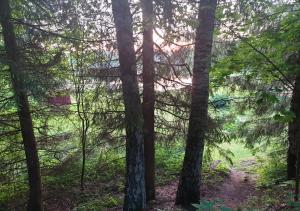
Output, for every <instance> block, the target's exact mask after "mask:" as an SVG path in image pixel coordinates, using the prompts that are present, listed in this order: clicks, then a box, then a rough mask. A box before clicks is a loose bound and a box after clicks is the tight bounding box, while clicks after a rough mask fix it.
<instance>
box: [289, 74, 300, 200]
mask: <svg viewBox="0 0 300 211" xmlns="http://www.w3.org/2000/svg"><path fill="white" fill-rule="evenodd" d="M290 110H291V112H293V113H294V114H295V118H294V119H293V121H291V122H290V123H289V131H288V141H289V149H288V155H287V177H288V179H293V178H295V182H296V184H295V201H298V198H299V197H298V196H299V173H300V169H299V168H300V162H299V157H300V76H299V75H298V76H297V77H296V80H295V86H294V90H293V95H292V100H291V108H290Z"/></svg>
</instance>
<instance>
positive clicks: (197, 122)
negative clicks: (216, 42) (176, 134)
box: [176, 0, 217, 206]
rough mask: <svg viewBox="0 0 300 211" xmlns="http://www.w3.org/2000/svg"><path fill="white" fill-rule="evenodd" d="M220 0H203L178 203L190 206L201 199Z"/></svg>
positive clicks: (196, 42)
mask: <svg viewBox="0 0 300 211" xmlns="http://www.w3.org/2000/svg"><path fill="white" fill-rule="evenodd" d="M216 6H217V0H201V1H200V8H199V16H198V23H199V26H198V28H197V31H196V40H195V54H194V69H193V82H192V103H191V113H190V119H189V129H188V137H187V142H186V149H185V157H184V162H183V167H182V171H181V175H180V180H179V184H178V189H177V195H176V204H181V205H184V206H190V204H191V203H197V202H199V200H200V181H201V178H200V177H201V174H200V172H201V167H202V156H203V149H204V136H205V132H206V129H207V120H208V97H209V67H210V61H211V49H212V41H213V31H214V22H215V11H216Z"/></svg>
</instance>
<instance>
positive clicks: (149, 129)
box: [142, 0, 155, 201]
mask: <svg viewBox="0 0 300 211" xmlns="http://www.w3.org/2000/svg"><path fill="white" fill-rule="evenodd" d="M142 9H143V27H144V28H143V30H144V31H143V116H144V141H145V149H144V151H145V184H146V198H147V201H149V200H153V199H155V140H154V139H155V134H154V104H155V92H154V75H155V72H154V60H153V59H154V48H153V46H154V43H153V2H152V0H142Z"/></svg>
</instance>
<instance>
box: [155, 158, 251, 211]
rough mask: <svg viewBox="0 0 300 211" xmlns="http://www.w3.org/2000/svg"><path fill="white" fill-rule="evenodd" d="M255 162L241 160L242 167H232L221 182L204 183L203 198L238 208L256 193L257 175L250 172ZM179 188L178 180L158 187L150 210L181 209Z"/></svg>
mask: <svg viewBox="0 0 300 211" xmlns="http://www.w3.org/2000/svg"><path fill="white" fill-rule="evenodd" d="M253 164H254V161H253V160H245V161H242V162H241V166H242V167H243V168H242V169H240V168H236V167H232V168H231V169H230V171H229V174H228V175H227V176H226V177H225V178H224V180H223V181H221V182H220V183H215V184H213V185H209V186H208V185H206V184H205V181H204V184H203V185H202V190H201V198H202V200H204V201H214V200H216V199H218V200H221V201H222V203H221V205H222V206H225V207H228V208H233V209H236V208H238V207H240V206H241V205H242V204H243V203H245V202H246V201H247V199H249V198H250V197H251V196H253V195H256V194H257V192H256V189H255V183H256V178H255V175H253V174H251V173H249V172H248V171H247V170H248V167H250V166H251V165H253ZM176 190H177V181H176V182H171V183H169V184H168V185H165V186H161V187H158V188H157V200H155V201H153V203H152V204H151V208H150V210H181V209H180V207H176V206H175V205H174V201H175V197H176Z"/></svg>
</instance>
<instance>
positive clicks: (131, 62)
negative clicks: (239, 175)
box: [0, 0, 300, 210]
mask: <svg viewBox="0 0 300 211" xmlns="http://www.w3.org/2000/svg"><path fill="white" fill-rule="evenodd" d="M207 2H208V1H204V0H203V1H200V3H202V4H205V3H207ZM8 3H9V4H10V7H11V15H10V14H9V13H8V12H9V10H8V9H7V6H8ZM209 3H212V2H211V1H209ZM122 4H124V5H122ZM125 7H126V8H127V7H128V10H126V11H125V9H124V8H125ZM113 8H115V9H113ZM118 8H119V10H118ZM199 8H200V5H199V2H198V1H191V0H174V1H170V0H167V1H161V0H155V1H153V2H151V1H129V4H128V5H127V4H126V1H122V2H121V1H118V0H114V1H112V2H111V1H106V0H103V1H102V0H100V1H99V0H98V1H93V0H76V1H59V0H56V1H47V0H42V1H35V0H16V1H8V0H1V2H0V12H1V14H0V18H1V38H0V75H1V77H0V83H1V89H0V157H1V161H0V168H1V170H0V208H3V209H13V208H15V207H24V204H26V201H27V199H28V197H27V193H28V190H30V194H29V196H30V197H29V198H30V200H29V201H31V200H33V201H34V200H36V201H35V202H33V201H31V202H32V203H29V208H28V209H29V210H30V209H31V208H30V205H31V204H34V203H35V204H39V205H36V206H37V207H39V208H35V209H36V210H41V209H42V208H41V206H42V205H41V199H39V197H37V196H40V195H41V194H40V193H39V191H41V190H42V192H43V200H44V207H46V210H47V209H48V208H49V207H51V203H52V202H53V201H52V200H54V199H53V193H55V192H57V190H58V189H63V190H64V191H62V195H61V196H59V197H63V194H66V195H68V194H70V195H71V196H70V197H69V198H70V202H69V201H68V202H67V203H70V204H72V205H71V206H73V207H74V206H75V207H76V206H78V207H80V206H81V204H84V203H86V201H88V199H91V198H101V199H104V200H103V201H109V200H108V199H109V198H110V197H111V195H115V194H116V193H121V192H123V189H124V187H125V189H126V192H127V193H128V194H129V195H126V196H127V197H129V198H130V190H131V191H132V190H135V188H136V187H134V186H138V183H139V182H140V183H139V184H140V188H141V190H142V192H141V195H140V196H139V197H142V198H143V197H146V195H147V199H148V200H151V199H154V198H155V191H154V188H155V187H154V183H156V186H157V185H158V184H159V183H160V182H161V181H163V180H165V179H167V178H168V179H169V180H170V179H173V180H177V179H178V178H179V173H180V170H181V165H182V162H183V157H184V148H185V139H186V137H187V134H188V126H189V118H190V121H191V117H190V111H191V110H190V105H191V102H192V92H191V90H192V87H191V81H190V79H191V78H192V77H193V76H195V74H193V68H195V66H196V65H194V64H196V62H197V61H196V58H202V57H203V54H200V55H198V56H197V55H195V56H196V57H194V45H195V39H196V29H197V27H198V26H199V22H200V23H201V20H198V12H199ZM123 13H124V14H123ZM9 16H11V17H9ZM299 16H300V13H299V3H298V2H297V1H288V0H286V1H281V0H276V1H275V0H260V1H254V0H253V1H252V0H251V1H244V0H241V1H236V2H233V1H226V0H223V1H219V2H218V5H217V11H216V20H215V21H214V27H215V30H214V34H213V44H212V56H211V68H210V70H209V71H210V82H209V90H208V91H209V95H210V96H209V99H208V102H207V103H208V108H207V109H206V107H205V105H204V104H205V103H204V104H203V103H199V105H200V104H201V105H202V104H203V107H201V108H202V109H204V111H203V112H204V113H205V111H206V112H207V113H208V120H207V121H206V120H205V118H204V122H207V128H206V130H205V138H204V139H205V143H206V144H205V149H204V153H203V171H206V169H207V166H209V164H210V162H211V159H213V154H214V152H215V151H218V152H219V154H221V155H223V157H225V159H226V160H228V161H229V162H230V161H231V159H232V155H231V153H230V152H229V151H227V150H226V149H223V148H222V143H224V142H234V141H236V140H239V141H241V142H242V143H243V144H245V145H246V146H247V147H248V148H250V149H252V150H253V152H256V153H257V154H259V153H261V152H265V151H267V152H268V153H266V154H267V156H266V157H264V159H265V160H268V163H269V164H270V165H272V162H274V160H276V161H277V162H278V163H277V164H278V165H277V166H275V167H274V169H270V168H268V167H267V166H264V167H263V169H264V170H265V171H267V170H268V169H269V170H270V171H269V172H267V174H268V176H269V177H268V179H267V180H268V181H269V182H271V183H272V182H275V183H276V182H278V181H281V182H282V181H285V180H286V179H294V178H295V177H299V176H297V175H299V173H298V174H297V168H296V166H297V165H298V163H297V157H299V155H298V154H299V153H300V150H299V146H300V145H299V143H298V141H299V140H300V139H299V131H300V130H299V129H298V127H299V125H300V124H299V115H300V114H299V108H300V105H298V104H299V103H300V102H298V101H299V100H298V98H299V97H298V96H299V87H298V85H299V76H298V74H299V49H300V42H299V34H300V21H299V20H300V18H299ZM199 17H200V18H201V13H200V16H199ZM118 20H119V22H118ZM131 21H132V23H131ZM125 23H127V25H126V24H125ZM152 29H153V32H152ZM203 30H204V32H203V33H207V31H205V29H203ZM118 32H119V33H118ZM12 33H14V34H15V38H14V36H13V35H12ZM152 33H153V34H152ZM131 36H132V37H131ZM152 36H153V39H154V40H153V43H152ZM5 37H8V38H9V39H7V40H6V39H5ZM196 44H197V40H196ZM207 50H208V49H207ZM207 53H208V54H209V52H207ZM152 58H153V59H152ZM133 66H134V67H133ZM15 69H16V70H15ZM199 77H200V78H201V76H199ZM126 84H127V85H128V86H127V85H126ZM27 98H28V99H27ZM69 98H70V99H71V103H70V102H69V100H68V99H69ZM27 101H28V102H27ZM144 102H149V104H148V103H147V104H146V103H144ZM27 104H28V105H27ZM29 111H30V113H29ZM142 113H143V116H144V124H143V123H142V122H143V121H142V119H141V118H142V117H141V116H142ZM197 114H198V112H197ZM29 116H31V118H32V123H33V126H32V127H31V125H30V119H29ZM22 117H23V119H22ZM28 121H29V122H28ZM22 122H24V123H22ZM22 126H23V127H22ZM24 128H25V129H24ZM31 130H32V133H31V134H30V135H28V134H25V133H28V132H30V131H31ZM136 131H138V132H136ZM154 131H155V132H154ZM197 131H198V130H197ZM22 132H23V133H22ZM33 132H34V135H33ZM131 133H132V134H131ZM137 133H138V134H144V138H143V137H142V135H141V136H137ZM22 134H23V136H22ZM26 139H28V140H26ZM125 140H127V142H126V141H125ZM154 140H155V148H154V145H153V143H154ZM144 141H145V142H144ZM30 142H31V143H32V144H33V145H35V144H34V143H36V145H37V150H38V159H37V155H35V152H34V151H35V150H34V147H32V146H30V147H29V148H28V147H26V146H27V145H26V144H27V143H30ZM126 143H127V144H126ZM126 145H127V146H126ZM142 145H144V146H145V149H144V150H145V151H144V150H143V146H142ZM154 149H155V154H156V155H155V156H154ZM32 150H33V151H32ZM26 152H27V153H26ZM126 153H127V159H125V157H126ZM143 153H145V155H146V157H145V168H146V177H145V179H146V181H144V180H143V179H139V178H136V179H133V177H132V176H129V175H135V177H138V175H139V174H140V178H144V176H143V174H144V171H143V170H142V168H144V167H143V165H142V164H141V167H137V166H138V162H141V163H144V162H143V159H144V158H143V157H144V156H143ZM168 154H169V156H167V155H168ZM188 154H189V153H188ZM200 154H201V153H200ZM130 155H132V156H131V157H130ZM31 156H33V158H32V157H31ZM201 157H202V156H201ZM137 158H138V159H137ZM26 159H27V162H26ZM135 159H136V160H135ZM34 160H35V161H36V162H35V164H34V163H31V162H33V161H34ZM125 160H126V162H125ZM133 160H135V161H138V162H137V163H135V162H133ZM265 160H264V161H263V163H264V162H265ZM29 161H30V162H29ZM265 163H266V162H265ZM31 165H35V166H33V167H32V168H33V169H31ZM131 165H132V167H130V166H131ZM39 166H40V170H39ZM125 166H127V171H125ZM130 168H132V169H134V170H133V171H132V172H131V171H130ZM155 169H156V170H155ZM193 170H194V171H195V172H199V170H200V169H198V168H197V169H195V168H193ZM28 171H29V172H31V173H32V174H33V175H36V176H33V177H34V178H36V177H39V174H41V178H42V179H41V182H42V188H39V187H37V186H39V185H40V184H39V183H40V182H39V181H38V180H36V179H31V176H32V175H30V174H29V177H28V174H27V172H28ZM272 171H276V176H275V175H274V174H273V173H272ZM34 172H35V173H34ZM125 175H127V180H125V179H123V178H124V176H125ZM120 178H122V179H120ZM128 178H130V181H129V179H128ZM33 180H34V182H36V184H32V183H33ZM131 180H132V181H131ZM133 180H134V181H133ZM28 181H31V182H32V183H28ZM124 181H126V182H125V183H124ZM138 181H139V182H138ZM145 182H146V183H145ZM189 182H190V181H189ZM130 183H131V185H132V187H133V188H129V189H128V187H129V186H130ZM143 183H145V184H146V186H145V187H146V191H145V193H143V192H144V190H143V188H142V186H144V185H145V184H143ZM196 183H199V182H196ZM28 184H32V186H31V189H30V185H29V186H28ZM96 184H97V185H99V184H101V185H99V186H97V185H96ZM190 184H192V183H190ZM272 184H273V183H272ZM198 185H200V184H198ZM71 187H79V189H78V190H77V189H76V190H75V191H71ZM145 187H144V188H145ZM193 187H194V186H193ZM34 188H37V189H36V191H35V193H34V191H33V189H34ZM38 189H39V190H38ZM32 191H33V192H32ZM71 192H72V194H71ZM59 197H58V198H59ZM135 197H136V196H133V197H132V198H135ZM132 198H130V199H128V200H127V202H125V209H127V208H126V205H129V204H130V203H134V200H133V199H132ZM197 198H198V196H197V197H196V199H195V200H193V201H197V200H198V199H197ZM113 199H114V198H113ZM114 200H115V199H114ZM145 200H146V198H143V200H140V198H136V203H140V206H141V207H144V206H145V203H146V201H145ZM74 201H76V203H74ZM112 201H113V200H112ZM128 201H130V203H129V202H128ZM114 202H115V204H116V205H117V204H119V203H121V202H118V201H114ZM114 202H111V203H112V204H114ZM99 203H100V202H99ZM101 203H102V202H101ZM101 203H100V204H101ZM188 203H190V202H188ZM99 206H102V204H101V205H99ZM103 206H104V205H103ZM133 206H135V205H133Z"/></svg>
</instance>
